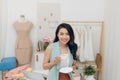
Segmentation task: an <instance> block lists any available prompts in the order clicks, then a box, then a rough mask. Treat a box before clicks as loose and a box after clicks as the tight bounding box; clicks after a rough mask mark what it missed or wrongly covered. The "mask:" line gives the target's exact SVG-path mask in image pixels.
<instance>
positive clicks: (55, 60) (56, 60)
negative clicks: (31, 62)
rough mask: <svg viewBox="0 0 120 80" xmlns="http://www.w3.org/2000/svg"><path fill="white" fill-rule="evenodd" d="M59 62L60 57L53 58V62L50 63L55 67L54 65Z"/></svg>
mask: <svg viewBox="0 0 120 80" xmlns="http://www.w3.org/2000/svg"><path fill="white" fill-rule="evenodd" d="M59 62H60V57H58V56H57V57H55V58H54V60H53V61H52V63H53V64H54V65H55V64H57V63H59Z"/></svg>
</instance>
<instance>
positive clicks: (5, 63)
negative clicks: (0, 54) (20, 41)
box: [0, 57, 16, 75]
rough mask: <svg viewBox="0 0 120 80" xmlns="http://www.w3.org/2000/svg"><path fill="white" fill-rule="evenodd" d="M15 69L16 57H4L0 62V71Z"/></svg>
mask: <svg viewBox="0 0 120 80" xmlns="http://www.w3.org/2000/svg"><path fill="white" fill-rule="evenodd" d="M15 67H16V57H5V58H3V59H2V60H1V62H0V71H6V70H11V69H13V68H15ZM2 75H3V72H2Z"/></svg>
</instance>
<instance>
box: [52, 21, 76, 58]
mask: <svg viewBox="0 0 120 80" xmlns="http://www.w3.org/2000/svg"><path fill="white" fill-rule="evenodd" d="M61 28H65V29H66V30H67V31H68V33H69V36H70V41H69V42H68V43H67V45H68V47H69V49H70V52H71V54H72V55H73V59H74V60H76V59H77V58H76V52H77V44H76V43H75V42H74V39H75V36H74V32H73V29H72V27H71V25H70V24H67V23H61V24H60V25H58V27H57V29H56V32H55V39H54V41H53V42H57V41H59V38H58V36H57V34H58V32H59V30H60V29H61Z"/></svg>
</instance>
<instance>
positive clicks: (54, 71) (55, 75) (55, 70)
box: [47, 41, 74, 80]
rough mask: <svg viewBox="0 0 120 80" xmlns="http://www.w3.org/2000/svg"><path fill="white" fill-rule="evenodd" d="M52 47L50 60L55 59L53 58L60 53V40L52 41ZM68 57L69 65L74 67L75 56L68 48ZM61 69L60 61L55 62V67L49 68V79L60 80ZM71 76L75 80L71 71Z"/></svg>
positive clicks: (71, 79)
mask: <svg viewBox="0 0 120 80" xmlns="http://www.w3.org/2000/svg"><path fill="white" fill-rule="evenodd" d="M51 48H52V53H51V56H50V62H51V61H53V59H54V58H55V57H56V56H59V55H60V47H59V41H58V42H55V43H52V44H51ZM68 57H69V67H72V64H73V56H72V54H71V53H70V50H69V48H68ZM59 69H60V63H58V64H55V65H54V66H53V67H51V69H50V70H49V75H48V78H47V80H59ZM69 76H70V80H74V79H73V77H72V73H69Z"/></svg>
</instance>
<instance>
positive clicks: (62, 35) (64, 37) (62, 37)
mask: <svg viewBox="0 0 120 80" xmlns="http://www.w3.org/2000/svg"><path fill="white" fill-rule="evenodd" d="M57 36H58V38H59V41H60V43H62V44H67V43H68V42H69V40H70V35H69V33H68V31H67V29H65V28H61V29H60V30H59V32H58V34H57Z"/></svg>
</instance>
